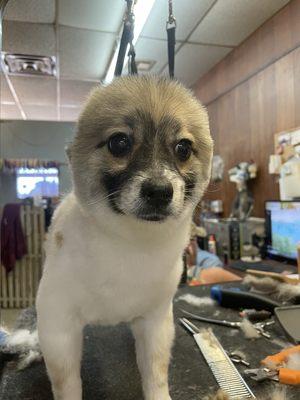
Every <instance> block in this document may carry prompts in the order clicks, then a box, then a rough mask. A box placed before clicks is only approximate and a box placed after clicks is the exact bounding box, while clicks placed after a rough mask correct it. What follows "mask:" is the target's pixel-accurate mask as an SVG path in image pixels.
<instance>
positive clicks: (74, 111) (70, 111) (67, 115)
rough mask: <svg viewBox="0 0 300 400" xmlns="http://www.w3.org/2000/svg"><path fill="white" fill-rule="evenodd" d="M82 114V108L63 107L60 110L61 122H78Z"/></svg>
mask: <svg viewBox="0 0 300 400" xmlns="http://www.w3.org/2000/svg"><path fill="white" fill-rule="evenodd" d="M80 112H81V108H80V107H61V108H60V120H61V121H71V122H73V121H77V119H78V117H79V114H80Z"/></svg>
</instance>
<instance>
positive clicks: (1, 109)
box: [0, 104, 23, 119]
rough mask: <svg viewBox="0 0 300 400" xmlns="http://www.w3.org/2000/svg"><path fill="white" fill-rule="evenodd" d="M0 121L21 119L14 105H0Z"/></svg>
mask: <svg viewBox="0 0 300 400" xmlns="http://www.w3.org/2000/svg"><path fill="white" fill-rule="evenodd" d="M0 119H23V118H22V115H21V113H20V111H19V109H18V107H17V106H16V105H14V104H9V105H4V104H1V105H0Z"/></svg>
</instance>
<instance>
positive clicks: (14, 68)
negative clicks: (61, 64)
mask: <svg viewBox="0 0 300 400" xmlns="http://www.w3.org/2000/svg"><path fill="white" fill-rule="evenodd" d="M1 57H2V61H3V62H2V65H3V66H4V68H5V70H6V72H7V73H8V74H13V75H43V76H44V75H46V76H55V74H56V59H55V57H50V56H36V55H29V54H8V53H4V52H3V53H2V54H1Z"/></svg>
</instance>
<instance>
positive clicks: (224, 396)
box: [211, 390, 229, 400]
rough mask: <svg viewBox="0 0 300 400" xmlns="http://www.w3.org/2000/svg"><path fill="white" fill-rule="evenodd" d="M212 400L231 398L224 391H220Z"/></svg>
mask: <svg viewBox="0 0 300 400" xmlns="http://www.w3.org/2000/svg"><path fill="white" fill-rule="evenodd" d="M211 400H229V397H228V395H227V394H226V393H224V392H223V391H222V390H218V392H217V393H216V394H215V395H214V396H212V397H211Z"/></svg>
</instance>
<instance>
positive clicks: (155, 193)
mask: <svg viewBox="0 0 300 400" xmlns="http://www.w3.org/2000/svg"><path fill="white" fill-rule="evenodd" d="M212 147H213V145H212V140H211V137H210V133H209V124H208V117H207V113H206V111H205V109H204V108H203V107H202V106H201V105H200V104H199V103H198V102H197V100H196V99H195V98H194V97H193V96H192V95H191V93H190V92H189V91H188V90H187V89H185V88H183V87H182V86H181V85H179V84H178V83H176V82H173V81H168V80H165V79H159V78H149V77H147V78H146V77H124V78H118V79H116V80H115V81H114V82H113V83H112V84H111V85H109V86H107V87H100V88H98V89H96V90H94V92H93V93H92V95H91V97H90V99H89V101H88V103H87V105H86V108H85V110H84V111H83V113H82V115H81V117H80V119H79V123H78V132H77V135H76V137H75V140H74V143H73V144H72V146H71V149H70V159H71V168H72V172H73V181H74V186H75V192H76V195H77V197H78V198H79V200H80V201H81V203H82V205H83V206H85V207H89V208H90V209H92V211H93V212H97V209H99V207H102V206H103V204H104V205H105V206H108V207H109V208H110V210H111V211H112V212H114V213H117V214H125V215H130V216H133V217H134V218H138V219H142V220H147V221H160V222H162V221H164V220H166V219H167V218H172V217H173V218H178V217H179V216H180V214H181V213H182V212H183V211H184V210H185V209H186V208H187V207H190V208H191V207H195V206H196V204H197V203H198V201H199V200H200V198H201V196H202V194H203V192H204V190H205V189H206V187H207V184H208V181H209V176H210V165H211V157H212Z"/></svg>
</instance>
